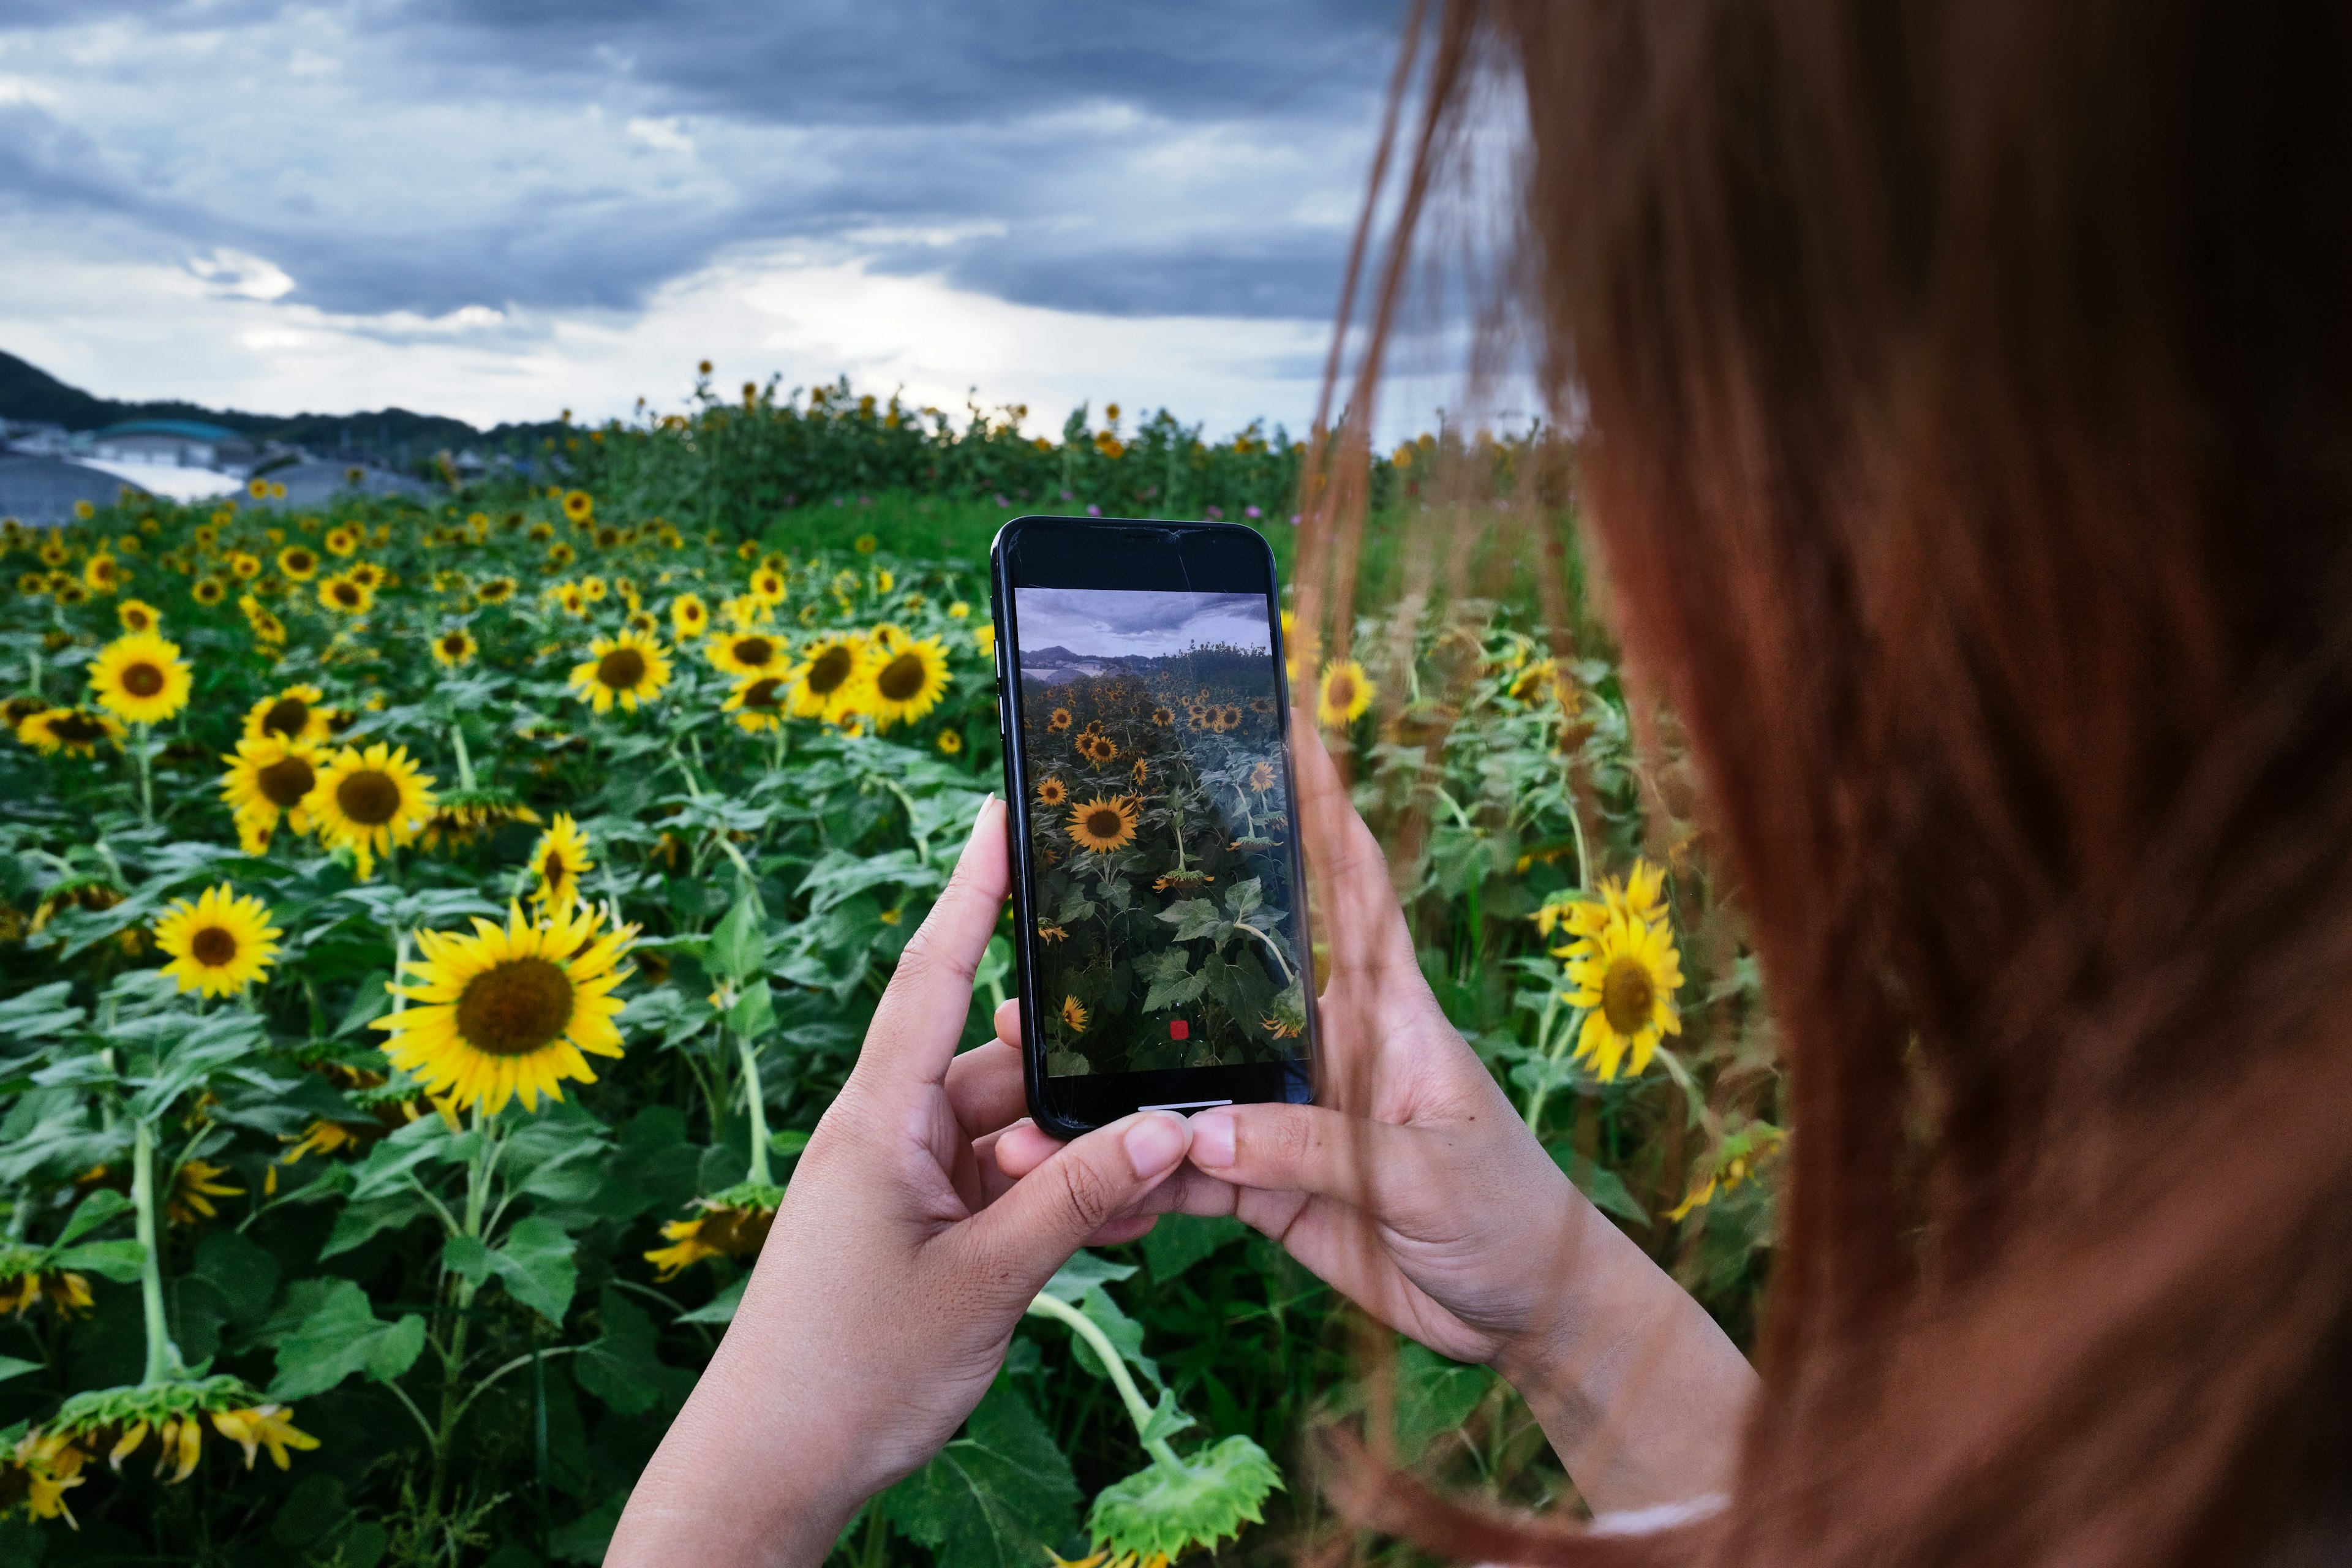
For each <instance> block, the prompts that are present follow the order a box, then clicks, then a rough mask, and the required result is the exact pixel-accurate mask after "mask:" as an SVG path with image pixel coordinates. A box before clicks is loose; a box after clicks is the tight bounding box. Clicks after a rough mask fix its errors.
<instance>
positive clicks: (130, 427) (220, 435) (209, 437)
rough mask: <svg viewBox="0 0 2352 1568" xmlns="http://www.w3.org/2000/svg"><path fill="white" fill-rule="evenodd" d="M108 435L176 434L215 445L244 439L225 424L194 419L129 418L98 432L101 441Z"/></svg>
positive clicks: (181, 437)
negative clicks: (211, 423)
mask: <svg viewBox="0 0 2352 1568" xmlns="http://www.w3.org/2000/svg"><path fill="white" fill-rule="evenodd" d="M109 436H176V437H179V438H180V439H181V440H183V441H209V442H211V443H213V444H214V445H215V446H218V445H219V444H220V443H222V442H223V441H241V440H243V439H245V437H243V436H242V435H240V434H239V433H238V432H236V431H235V430H231V429H230V428H228V427H227V426H225V425H205V424H201V423H199V422H198V421H196V420H194V419H131V420H126V421H124V422H123V423H122V424H120V425H110V426H107V427H106V428H105V429H103V430H100V432H99V433H98V438H99V439H100V440H101V441H102V440H104V439H106V437H109Z"/></svg>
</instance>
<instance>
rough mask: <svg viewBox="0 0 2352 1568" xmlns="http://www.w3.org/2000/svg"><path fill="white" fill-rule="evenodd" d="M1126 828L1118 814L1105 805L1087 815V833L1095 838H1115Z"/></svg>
mask: <svg viewBox="0 0 2352 1568" xmlns="http://www.w3.org/2000/svg"><path fill="white" fill-rule="evenodd" d="M1125 826H1127V825H1126V823H1125V822H1123V821H1122V820H1120V818H1119V815H1118V813H1117V812H1116V811H1113V810H1112V809H1111V808H1110V807H1108V806H1107V805H1098V806H1097V807H1096V808H1095V809H1094V810H1092V811H1090V812H1088V813H1087V820H1086V829H1087V833H1089V834H1091V835H1092V836H1093V837H1097V838H1116V837H1118V835H1119V830H1120V829H1121V828H1123V827H1125Z"/></svg>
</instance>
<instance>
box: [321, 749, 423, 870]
mask: <svg viewBox="0 0 2352 1568" xmlns="http://www.w3.org/2000/svg"><path fill="white" fill-rule="evenodd" d="M303 805H304V807H305V808H306V809H307V810H308V811H309V812H310V816H311V818H312V820H314V821H315V822H317V823H318V825H319V842H320V843H321V844H323V845H325V846H326V847H328V848H330V849H349V850H351V851H352V857H353V858H354V859H355V860H356V861H357V862H358V865H359V874H360V880H361V881H362V882H364V881H366V880H368V879H370V878H371V877H373V876H374V875H375V858H376V857H377V856H378V855H383V854H388V853H390V852H391V850H392V849H393V848H394V847H397V846H401V845H405V844H411V843H414V842H415V839H416V836H417V835H418V834H419V833H421V832H423V831H424V828H425V823H426V822H427V821H428V820H430V819H431V817H432V816H433V809H434V799H433V780H432V778H431V776H430V775H428V774H424V773H418V772H417V771H416V764H415V763H413V762H411V761H410V760H409V757H408V748H407V747H405V746H403V747H401V748H400V749H399V750H398V751H394V749H393V748H392V747H390V746H389V745H386V744H385V743H384V742H381V741H379V742H376V743H375V744H374V745H373V746H370V747H369V748H368V749H367V750H366V751H365V752H362V751H360V750H359V749H358V748H357V747H355V746H345V747H344V748H343V749H342V750H341V751H340V752H336V753H335V755H334V758H333V759H332V760H331V761H330V762H329V763H327V765H326V766H325V767H324V768H322V769H320V773H319V782H318V784H317V786H316V787H315V788H313V789H312V790H311V792H310V795H309V797H308V798H307V799H305V800H304V802H303Z"/></svg>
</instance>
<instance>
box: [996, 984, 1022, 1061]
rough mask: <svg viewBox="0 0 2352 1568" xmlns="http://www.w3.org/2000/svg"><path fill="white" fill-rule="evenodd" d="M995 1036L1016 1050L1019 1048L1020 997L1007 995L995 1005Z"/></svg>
mask: <svg viewBox="0 0 2352 1568" xmlns="http://www.w3.org/2000/svg"><path fill="white" fill-rule="evenodd" d="M996 1037H997V1038H998V1039H1000V1040H1003V1042H1004V1043H1005V1044H1006V1045H1008V1046H1011V1047H1013V1049H1014V1050H1016V1051H1017V1050H1019V1049H1020V1048H1021V998H1020V997H1018V996H1007V997H1006V998H1005V999H1004V1000H1003V1001H1002V1002H999V1003H998V1004H997V1005H996Z"/></svg>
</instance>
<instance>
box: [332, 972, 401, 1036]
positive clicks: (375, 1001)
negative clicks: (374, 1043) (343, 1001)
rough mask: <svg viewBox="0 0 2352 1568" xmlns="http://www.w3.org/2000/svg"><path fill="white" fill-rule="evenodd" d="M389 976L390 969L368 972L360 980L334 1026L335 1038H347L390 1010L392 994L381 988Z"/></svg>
mask: <svg viewBox="0 0 2352 1568" xmlns="http://www.w3.org/2000/svg"><path fill="white" fill-rule="evenodd" d="M391 978H392V972H391V971H390V970H386V969H377V970H372V971H370V972H369V973H368V976H367V978H366V979H364V980H362V981H361V982H360V988H359V989H358V990H357V991H356V992H354V993H352V1005H350V1006H349V1007H348V1008H346V1009H344V1012H343V1021H342V1022H341V1023H340V1024H338V1025H336V1026H335V1038H337V1039H339V1040H343V1039H349V1038H350V1037H352V1036H353V1035H356V1034H358V1033H359V1032H360V1031H361V1030H362V1029H364V1028H366V1027H367V1026H369V1025H370V1024H373V1023H374V1022H375V1021H376V1020H377V1019H378V1018H381V1017H383V1016H384V1015H385V1014H386V1013H389V1012H391V1011H392V994H391V993H390V992H388V991H386V990H385V989H384V988H383V987H384V983H385V982H386V981H388V980H390V979H391Z"/></svg>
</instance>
